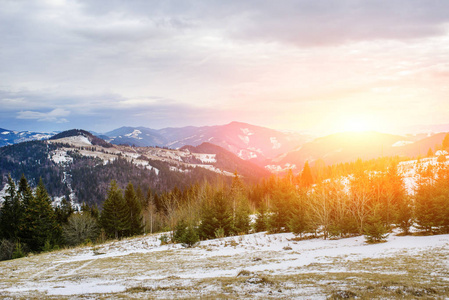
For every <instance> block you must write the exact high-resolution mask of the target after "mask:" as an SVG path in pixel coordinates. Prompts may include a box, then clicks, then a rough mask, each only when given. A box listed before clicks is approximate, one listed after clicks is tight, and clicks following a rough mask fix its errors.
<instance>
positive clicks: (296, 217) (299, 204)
mask: <svg viewBox="0 0 449 300" xmlns="http://www.w3.org/2000/svg"><path fill="white" fill-rule="evenodd" d="M306 201H307V200H306V195H305V194H304V193H299V194H297V197H295V199H294V200H293V202H292V207H291V210H292V214H291V216H290V220H289V222H288V227H289V228H290V230H291V231H292V232H293V233H294V234H299V235H300V236H301V235H302V234H303V233H305V232H306V231H307V230H308V229H309V222H310V221H309V212H308V208H307V202H306Z"/></svg>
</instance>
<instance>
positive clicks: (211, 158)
mask: <svg viewBox="0 0 449 300" xmlns="http://www.w3.org/2000/svg"><path fill="white" fill-rule="evenodd" d="M192 154H193V156H194V157H195V158H196V159H198V160H201V162H202V163H205V164H213V163H216V162H217V159H216V156H217V155H216V154H203V153H192Z"/></svg>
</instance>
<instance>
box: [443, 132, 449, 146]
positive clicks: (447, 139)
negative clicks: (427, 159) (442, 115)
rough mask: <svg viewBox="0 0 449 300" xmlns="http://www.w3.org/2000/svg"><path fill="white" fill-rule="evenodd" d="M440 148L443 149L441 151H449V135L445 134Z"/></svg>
mask: <svg viewBox="0 0 449 300" xmlns="http://www.w3.org/2000/svg"><path fill="white" fill-rule="evenodd" d="M442 148H443V150H448V149H449V133H447V134H446V135H445V136H444V139H443V144H442Z"/></svg>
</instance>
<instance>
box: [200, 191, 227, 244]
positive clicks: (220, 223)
mask: <svg viewBox="0 0 449 300" xmlns="http://www.w3.org/2000/svg"><path fill="white" fill-rule="evenodd" d="M217 230H219V231H220V232H221V233H222V234H223V235H224V236H229V235H230V234H231V232H232V208H231V206H230V203H229V201H228V199H226V196H225V193H224V192H223V191H217V192H215V194H214V196H213V198H212V199H210V200H209V201H206V202H205V203H204V204H203V207H202V209H201V223H200V227H199V233H200V236H201V237H202V238H203V239H211V238H215V237H216V234H215V233H216V231H217Z"/></svg>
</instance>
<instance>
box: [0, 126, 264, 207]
mask: <svg viewBox="0 0 449 300" xmlns="http://www.w3.org/2000/svg"><path fill="white" fill-rule="evenodd" d="M235 171H237V172H238V174H239V175H241V176H242V178H243V180H244V181H252V182H256V181H258V180H259V179H260V178H261V177H268V176H269V172H268V171H266V170H265V169H263V168H261V167H258V166H256V165H254V164H252V163H251V162H247V161H244V160H242V159H240V158H239V157H237V156H236V155H234V154H232V153H231V152H229V151H227V150H225V149H222V148H220V147H219V146H216V145H212V144H206V143H205V144H202V145H199V146H198V147H186V148H184V149H178V150H176V149H164V148H154V147H131V146H126V145H112V144H109V143H107V142H105V141H104V140H102V139H100V138H98V137H96V136H94V135H92V134H91V133H89V132H87V131H84V130H79V129H74V130H69V131H65V132H61V133H59V134H57V135H55V136H53V137H52V138H51V139H49V140H46V141H29V142H23V143H18V144H15V145H9V146H4V147H1V148H0V193H1V191H2V190H4V186H5V184H6V182H7V176H8V174H11V176H12V177H13V179H15V180H16V181H18V180H19V179H20V177H21V176H22V174H25V176H26V177H27V179H28V180H29V182H30V184H31V185H32V186H36V184H37V183H38V182H39V178H42V179H43V181H44V183H45V185H46V187H47V189H48V191H49V193H50V195H51V196H53V197H56V199H61V197H63V196H69V197H70V198H71V199H72V200H75V202H77V203H82V202H86V203H90V204H93V203H96V204H98V205H100V206H101V204H102V202H103V200H104V197H105V195H106V193H107V189H108V187H109V183H110V182H111V180H113V179H114V180H116V181H117V183H118V184H119V186H120V187H121V188H124V187H125V186H126V184H127V183H128V182H132V183H133V184H134V185H135V186H136V187H137V186H141V187H142V188H143V190H144V191H147V190H148V188H151V190H152V191H155V192H159V193H160V192H162V191H166V190H171V189H173V188H174V187H178V188H181V189H182V188H184V187H187V186H189V185H191V184H194V183H196V182H202V181H204V180H207V181H209V182H211V183H213V182H230V181H231V180H232V177H233V174H234V172H235Z"/></svg>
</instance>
